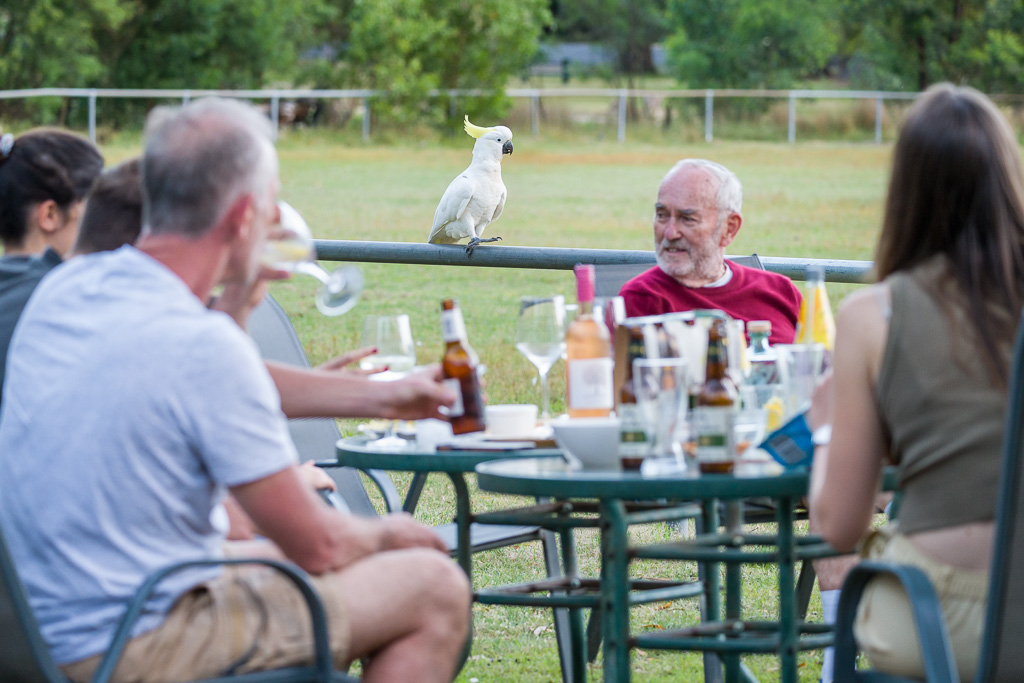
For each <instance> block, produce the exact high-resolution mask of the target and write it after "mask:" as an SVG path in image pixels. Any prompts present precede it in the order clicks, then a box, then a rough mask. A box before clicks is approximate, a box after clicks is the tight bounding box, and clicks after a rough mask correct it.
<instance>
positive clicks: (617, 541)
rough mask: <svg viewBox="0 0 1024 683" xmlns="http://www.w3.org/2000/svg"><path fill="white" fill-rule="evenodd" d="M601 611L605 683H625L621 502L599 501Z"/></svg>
mask: <svg viewBox="0 0 1024 683" xmlns="http://www.w3.org/2000/svg"><path fill="white" fill-rule="evenodd" d="M600 512H601V607H602V610H601V612H602V617H603V621H604V628H603V630H604V680H605V683H628V682H629V677H630V670H629V558H628V556H627V554H626V550H627V544H628V541H629V539H628V535H627V529H628V526H627V524H626V507H625V505H624V504H623V503H622V501H621V500H602V501H601V503H600Z"/></svg>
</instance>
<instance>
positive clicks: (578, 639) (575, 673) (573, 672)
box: [546, 512, 587, 683]
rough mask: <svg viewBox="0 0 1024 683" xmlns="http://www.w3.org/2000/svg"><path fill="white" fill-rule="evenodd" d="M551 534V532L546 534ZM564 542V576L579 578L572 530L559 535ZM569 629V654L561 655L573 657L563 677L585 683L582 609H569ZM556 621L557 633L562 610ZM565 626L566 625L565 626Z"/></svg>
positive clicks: (574, 681) (557, 610) (585, 642)
mask: <svg viewBox="0 0 1024 683" xmlns="http://www.w3.org/2000/svg"><path fill="white" fill-rule="evenodd" d="M558 514H559V516H560V517H563V516H568V515H571V514H572V513H563V512H560V513H558ZM546 533H550V532H546ZM558 536H559V538H560V539H561V541H562V571H563V572H564V576H568V577H571V578H575V577H578V576H579V575H580V570H579V561H578V558H577V555H576V537H575V536H574V535H573V530H572V528H565V529H563V530H561V531H560V532H559V534H558ZM566 611H567V612H568V615H567V616H568V627H569V650H570V651H569V652H568V653H564V652H560V653H559V655H560V657H561V660H562V661H563V662H564V661H566V655H568V656H570V657H571V666H570V667H569V670H568V671H566V670H565V669H566V667H565V666H563V667H562V669H563V670H562V677H563V679H567V682H568V681H572V682H573V683H584V682H585V681H586V680H587V636H586V629H585V627H584V625H583V610H582V609H572V608H570V609H568V610H566ZM554 612H555V619H556V624H555V626H556V631H557V627H558V620H559V617H560V614H563V613H564V611H563V610H562V609H560V608H559V609H555V610H554ZM563 626H564V624H563ZM559 649H560V650H561V649H562V646H561V643H559Z"/></svg>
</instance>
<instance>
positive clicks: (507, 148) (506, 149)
mask: <svg viewBox="0 0 1024 683" xmlns="http://www.w3.org/2000/svg"><path fill="white" fill-rule="evenodd" d="M511 153H512V141H511V140H509V141H508V142H506V143H505V144H504V145H502V146H501V154H502V156H504V155H506V154H511Z"/></svg>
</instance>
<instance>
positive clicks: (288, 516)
mask: <svg viewBox="0 0 1024 683" xmlns="http://www.w3.org/2000/svg"><path fill="white" fill-rule="evenodd" d="M231 493H232V495H233V496H234V497H235V499H236V500H237V501H238V503H239V505H241V507H242V509H243V510H245V512H246V513H247V514H248V515H249V516H250V517H251V518H252V520H253V522H255V524H256V526H257V527H258V528H259V529H260V531H261V532H262V533H263V534H264V535H265V536H266V537H267V538H269V539H270V540H271V541H273V542H274V543H275V544H277V546H278V547H279V548H280V549H281V551H282V552H283V553H284V555H285V556H286V557H288V558H289V559H290V560H292V561H293V562H295V563H296V564H297V565H299V566H300V567H302V568H303V569H305V570H306V571H308V572H310V573H312V574H321V573H323V572H326V571H333V570H338V569H342V568H343V567H346V566H348V565H350V564H352V563H353V562H356V561H358V560H360V559H362V558H364V557H366V556H368V555H371V554H373V553H376V552H382V551H385V550H397V549H401V548H416V547H423V548H433V549H435V550H439V551H442V552H447V548H446V547H445V545H444V543H443V542H442V541H441V539H440V538H439V537H438V536H437V534H435V533H434V532H433V530H431V529H430V528H429V527H427V526H424V525H423V524H420V523H419V522H417V521H415V520H413V519H412V517H410V516H408V515H405V514H399V515H389V516H387V517H383V518H381V519H364V518H361V517H357V516H355V515H345V514H342V513H340V512H338V511H337V510H335V509H334V508H332V507H330V506H329V505H326V504H325V503H324V502H323V501H322V500H320V499H319V498H318V497H317V496H316V494H315V493H314V492H313V490H312V489H310V488H309V486H308V484H306V483H305V482H304V481H303V480H302V478H301V477H300V475H299V472H298V467H297V466H291V467H288V468H286V469H284V470H281V471H280V472H277V473H275V474H272V475H270V476H268V477H264V478H263V479H258V480H256V481H254V482H250V483H248V484H242V485H241V486H235V487H232V489H231Z"/></svg>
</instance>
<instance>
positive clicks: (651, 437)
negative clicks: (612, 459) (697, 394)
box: [633, 357, 687, 473]
mask: <svg viewBox="0 0 1024 683" xmlns="http://www.w3.org/2000/svg"><path fill="white" fill-rule="evenodd" d="M686 369H687V364H686V359H685V358H671V357H670V358H637V359H636V360H634V361H633V389H634V392H635V394H636V403H637V407H638V408H639V409H640V416H641V418H642V420H643V423H644V431H646V432H647V443H648V444H649V446H648V453H647V457H646V458H644V462H643V465H641V472H643V473H654V471H655V470H656V471H659V472H660V471H663V470H678V469H679V468H685V466H686V465H685V460H684V458H683V453H682V449H681V447H680V444H679V442H678V440H677V439H676V438H675V437H676V434H677V432H678V430H679V427H680V425H681V424H682V423H684V422H685V414H686V397H687V371H686Z"/></svg>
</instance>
